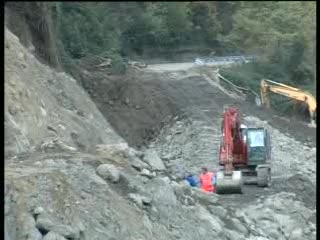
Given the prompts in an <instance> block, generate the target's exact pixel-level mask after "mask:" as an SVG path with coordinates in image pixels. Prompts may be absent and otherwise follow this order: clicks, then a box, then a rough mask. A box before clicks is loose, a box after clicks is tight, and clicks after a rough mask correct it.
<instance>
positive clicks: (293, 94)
mask: <svg viewBox="0 0 320 240" xmlns="http://www.w3.org/2000/svg"><path fill="white" fill-rule="evenodd" d="M269 91H271V92H274V93H277V94H280V95H283V96H286V97H288V98H291V99H295V100H297V101H300V102H304V103H306V104H307V105H308V108H309V113H310V117H311V122H312V124H314V119H315V117H316V110H317V101H316V99H315V97H313V96H312V94H310V93H309V92H306V91H302V90H300V89H298V88H294V87H290V86H288V85H285V84H282V83H278V82H274V81H271V80H268V79H263V80H261V101H262V104H264V105H265V106H266V107H267V108H270V100H269V96H268V92H269Z"/></svg>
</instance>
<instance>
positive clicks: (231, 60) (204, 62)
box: [195, 56, 256, 65]
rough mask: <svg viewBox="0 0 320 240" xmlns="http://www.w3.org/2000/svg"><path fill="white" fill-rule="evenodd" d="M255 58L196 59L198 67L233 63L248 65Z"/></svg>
mask: <svg viewBox="0 0 320 240" xmlns="http://www.w3.org/2000/svg"><path fill="white" fill-rule="evenodd" d="M255 58H256V57H255V56H227V57H199V58H196V59H195V63H196V64H198V65H207V64H214V65H225V64H231V63H248V62H252V61H254V60H255Z"/></svg>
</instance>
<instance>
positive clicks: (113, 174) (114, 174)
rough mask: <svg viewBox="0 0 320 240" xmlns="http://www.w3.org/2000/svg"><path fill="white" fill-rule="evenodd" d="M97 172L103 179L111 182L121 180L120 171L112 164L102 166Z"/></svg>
mask: <svg viewBox="0 0 320 240" xmlns="http://www.w3.org/2000/svg"><path fill="white" fill-rule="evenodd" d="M96 172H97V174H98V175H99V176H100V177H102V178H103V179H105V180H110V181H111V182H113V183H116V182H119V180H120V171H119V170H118V169H117V168H116V167H115V166H113V165H111V164H101V165H100V166H99V167H98V168H97V170H96Z"/></svg>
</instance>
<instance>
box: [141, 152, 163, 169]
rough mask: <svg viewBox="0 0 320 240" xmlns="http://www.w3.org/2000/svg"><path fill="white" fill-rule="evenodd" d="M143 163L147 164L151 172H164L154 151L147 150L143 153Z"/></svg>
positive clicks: (161, 163) (160, 161)
mask: <svg viewBox="0 0 320 240" xmlns="http://www.w3.org/2000/svg"><path fill="white" fill-rule="evenodd" d="M143 161H144V162H146V163H148V164H149V165H150V166H151V168H152V169H153V170H156V171H164V170H166V167H165V165H164V164H163V162H162V160H161V158H160V157H159V155H158V154H157V152H156V151H155V150H147V151H145V153H144V157H143Z"/></svg>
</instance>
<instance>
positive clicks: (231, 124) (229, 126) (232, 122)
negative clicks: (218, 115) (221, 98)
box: [220, 107, 247, 175]
mask: <svg viewBox="0 0 320 240" xmlns="http://www.w3.org/2000/svg"><path fill="white" fill-rule="evenodd" d="M221 130H222V143H221V147H220V165H224V167H225V174H226V175H231V174H232V171H233V170H234V166H235V165H236V164H237V165H245V164H246V161H247V158H246V144H245V142H244V141H243V137H242V133H241V129H240V114H239V111H238V109H237V108H234V107H229V108H228V109H226V110H225V112H224V118H223V122H222V129H221Z"/></svg>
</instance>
